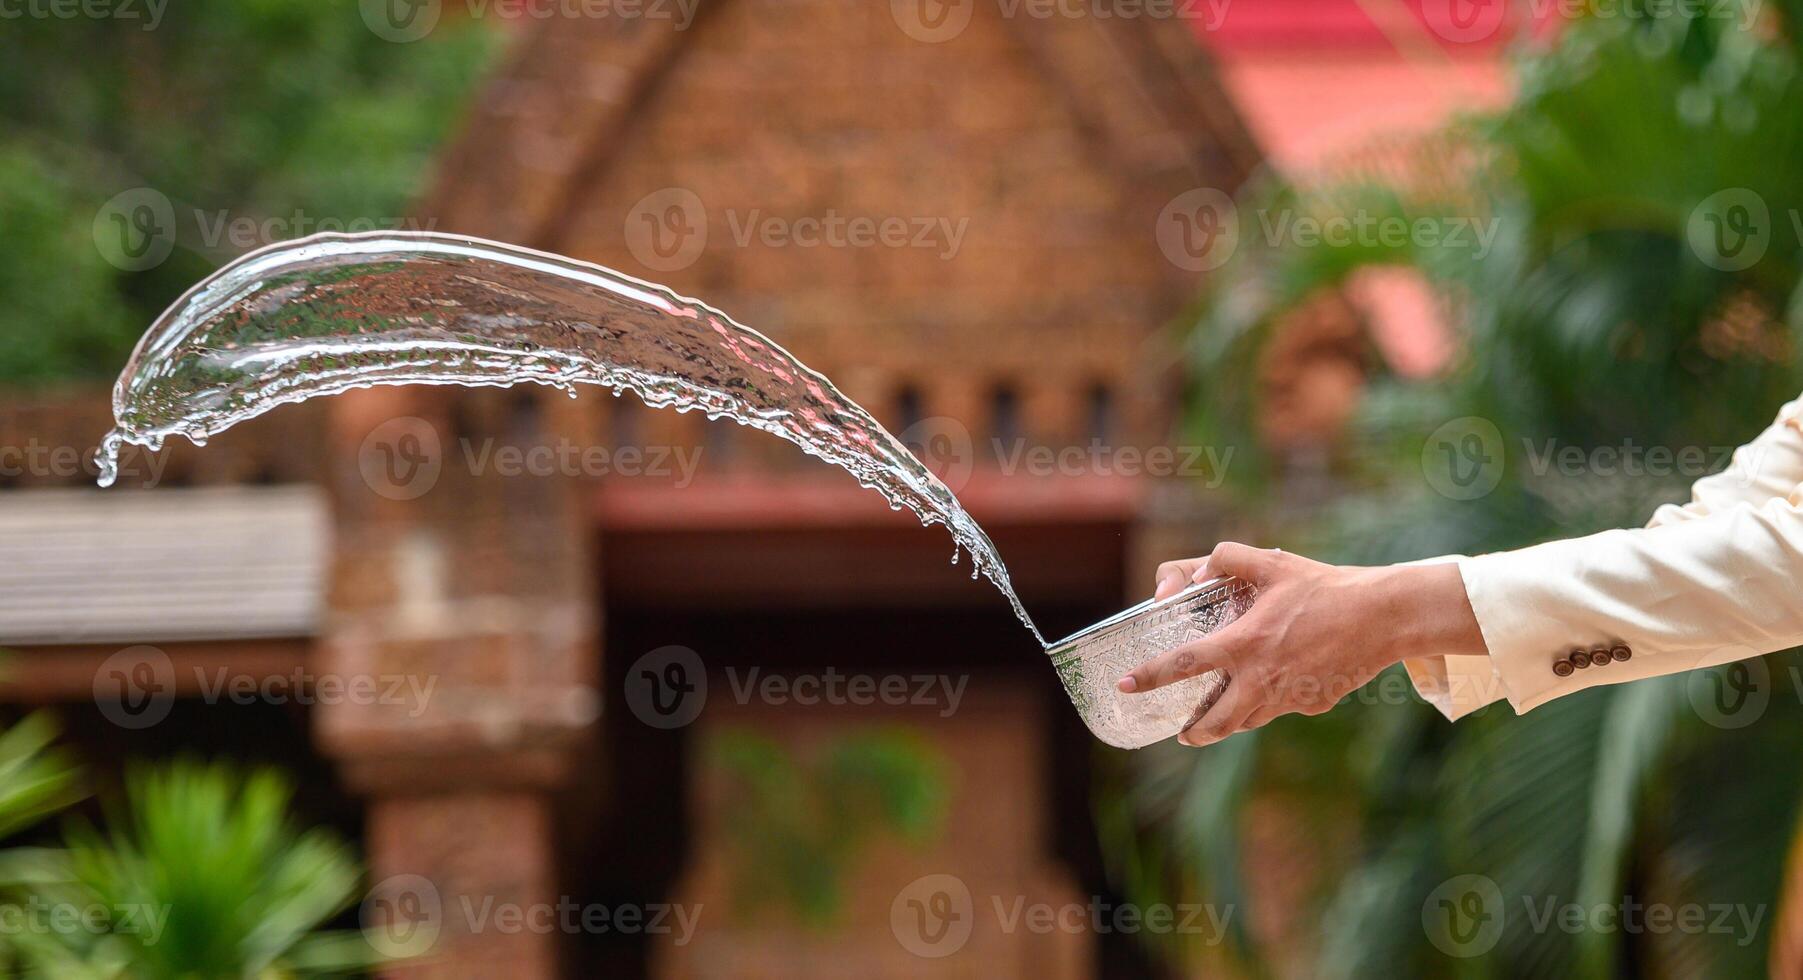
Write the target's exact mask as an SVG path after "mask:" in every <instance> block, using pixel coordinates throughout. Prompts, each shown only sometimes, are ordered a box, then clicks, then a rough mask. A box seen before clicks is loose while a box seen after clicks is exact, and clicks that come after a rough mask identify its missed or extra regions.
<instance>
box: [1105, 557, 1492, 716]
mask: <svg viewBox="0 0 1803 980" xmlns="http://www.w3.org/2000/svg"><path fill="white" fill-rule="evenodd" d="M1223 575H1225V576H1232V577H1234V578H1237V579H1241V580H1243V581H1245V582H1248V583H1250V584H1251V585H1252V586H1253V587H1254V588H1256V589H1257V597H1256V598H1255V599H1254V600H1253V604H1252V608H1250V609H1248V610H1247V611H1246V613H1245V615H1243V616H1241V617H1240V618H1239V619H1237V620H1235V621H1234V622H1232V623H1230V624H1228V625H1227V626H1226V627H1224V628H1222V629H1220V630H1217V631H1215V632H1214V633H1210V634H1209V635H1207V636H1204V637H1202V638H1201V639H1198V640H1196V641H1194V642H1192V643H1188V644H1185V645H1183V646H1181V647H1178V648H1177V649H1175V650H1172V651H1170V652H1168V653H1166V654H1164V655H1163V656H1160V657H1158V658H1157V659H1155V660H1151V661H1148V662H1146V663H1145V664H1142V665H1140V666H1139V667H1138V668H1136V669H1135V670H1133V671H1132V672H1131V673H1129V674H1127V676H1125V677H1123V678H1121V680H1120V682H1119V687H1120V690H1121V691H1123V692H1126V693H1129V694H1143V693H1145V692H1146V691H1151V690H1155V689H1157V688H1160V687H1164V686H1166V685H1168V684H1174V683H1176V682H1177V681H1180V680H1183V679H1185V678H1188V677H1194V676H1195V675H1197V674H1200V673H1203V672H1205V671H1209V670H1214V669H1217V668H1218V669H1220V670H1223V671H1225V672H1226V673H1227V675H1228V676H1229V677H1230V678H1231V679H1232V680H1231V683H1229V684H1228V685H1227V690H1226V691H1225V692H1224V693H1223V694H1222V695H1221V697H1220V700H1218V701H1216V702H1215V704H1214V706H1213V707H1211V708H1209V709H1208V711H1207V713H1205V714H1204V715H1203V716H1202V718H1201V719H1200V720H1198V721H1197V722H1196V723H1195V724H1194V725H1192V726H1190V728H1189V729H1188V730H1187V731H1185V732H1183V733H1182V734H1180V735H1178V736H1177V738H1178V741H1180V742H1182V743H1184V744H1185V745H1194V746H1201V745H1208V744H1211V743H1213V742H1218V741H1220V740H1221V739H1224V738H1226V737H1227V736H1229V735H1232V734H1234V733H1236V732H1242V731H1248V730H1251V729H1254V728H1258V727H1259V726H1261V725H1264V724H1265V723H1266V722H1269V721H1270V720H1271V719H1273V718H1277V717H1280V716H1282V715H1286V714H1290V713H1292V712H1294V713H1298V714H1305V715H1318V714H1322V713H1324V712H1326V711H1327V710H1329V709H1330V708H1332V707H1333V706H1334V705H1335V704H1337V703H1339V701H1340V699H1341V698H1343V697H1345V696H1346V695H1348V694H1350V693H1352V692H1353V691H1356V690H1358V689H1359V688H1360V687H1362V686H1363V685H1364V684H1365V682H1366V681H1369V680H1370V679H1371V678H1372V677H1375V676H1376V675H1377V674H1378V672H1379V671H1381V670H1383V669H1384V668H1385V667H1388V666H1390V665H1391V664H1394V663H1399V662H1401V661H1402V660H1404V659H1407V658H1409V657H1414V656H1425V655H1432V654H1461V653H1463V654H1482V653H1485V652H1486V650H1485V647H1484V640H1483V635H1482V633H1480V632H1479V630H1478V626H1477V618H1476V616H1474V615H1473V614H1472V612H1471V604H1470V601H1469V600H1467V599H1466V597H1465V584H1464V581H1463V579H1462V578H1461V577H1460V575H1459V570H1458V567H1457V566H1455V565H1452V564H1438V565H1391V566H1384V567H1378V568H1359V567H1352V566H1335V565H1328V564H1324V563H1322V562H1318V561H1311V560H1309V559H1307V558H1303V557H1302V556H1300V555H1292V554H1287V553H1285V552H1282V551H1267V550H1262V549H1258V548H1250V547H1247V546H1246V545H1243V544H1235V543H1231V542H1228V543H1223V544H1220V545H1217V546H1216V547H1215V550H1214V552H1213V553H1211V554H1210V555H1208V556H1207V557H1205V558H1191V559H1185V560H1182V561H1172V562H1166V563H1164V564H1163V565H1160V566H1159V567H1158V575H1157V592H1156V595H1157V597H1158V598H1160V599H1163V598H1165V597H1167V596H1171V595H1174V594H1176V593H1177V592H1179V591H1181V590H1182V589H1183V588H1184V587H1186V586H1188V585H1189V584H1190V583H1192V582H1202V581H1206V580H1207V579H1210V578H1214V577H1216V576H1223Z"/></svg>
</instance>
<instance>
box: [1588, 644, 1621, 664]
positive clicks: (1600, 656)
mask: <svg viewBox="0 0 1803 980" xmlns="http://www.w3.org/2000/svg"><path fill="white" fill-rule="evenodd" d="M1613 659H1615V654H1613V653H1610V652H1609V648H1608V647H1597V648H1596V649H1595V650H1592V651H1590V662H1591V663H1592V664H1595V665H1596V666H1598V667H1601V666H1602V665H1604V664H1606V663H1608V662H1609V661H1611V660H1613Z"/></svg>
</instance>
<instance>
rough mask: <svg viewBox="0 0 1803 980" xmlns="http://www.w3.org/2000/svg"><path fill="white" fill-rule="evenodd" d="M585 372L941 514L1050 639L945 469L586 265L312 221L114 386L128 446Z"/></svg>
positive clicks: (162, 331)
mask: <svg viewBox="0 0 1803 980" xmlns="http://www.w3.org/2000/svg"><path fill="white" fill-rule="evenodd" d="M522 381H531V382H536V383H539V384H545V385H552V386H555V387H558V388H561V389H563V390H565V391H568V392H569V393H570V394H571V395H572V396H574V395H575V393H576V392H575V387H574V386H575V385H578V384H591V385H600V386H602V387H604V388H611V389H613V391H614V394H616V395H618V394H621V393H622V392H625V391H632V392H635V393H636V394H637V395H638V396H639V397H640V398H641V399H643V400H644V402H645V404H647V405H650V406H652V407H654V408H673V409H675V410H677V411H679V412H688V411H701V412H703V413H705V414H706V415H707V417H708V418H709V419H715V420H717V419H730V420H732V421H734V422H738V423H740V424H741V425H747V426H750V427H752V428H754V429H759V430H762V431H764V432H768V433H770V434H771V435H774V436H778V437H780V438H783V439H787V440H788V441H790V442H792V443H795V444H796V445H797V446H800V447H801V448H802V449H803V450H805V451H807V452H808V453H809V454H811V455H813V456H816V457H819V458H820V459H823V460H825V461H826V462H828V463H831V464H833V465H835V466H838V467H840V468H842V469H844V470H845V471H847V472H848V473H850V474H851V475H852V476H853V477H855V478H856V479H857V481H858V482H859V483H860V484H862V485H863V486H865V487H867V488H869V489H871V490H875V491H876V492H877V493H879V494H881V495H882V496H883V497H884V499H886V500H887V501H888V502H889V506H890V507H892V508H894V509H897V510H899V509H901V508H903V507H906V508H908V509H909V510H911V511H913V512H914V514H915V516H917V517H918V518H920V521H921V523H922V524H925V525H927V526H931V525H934V524H943V525H944V526H945V527H946V528H947V529H948V530H949V531H950V532H951V534H952V539H953V541H954V552H953V559H954V560H956V558H957V552H956V549H957V548H962V549H963V550H964V551H967V552H969V554H970V556H971V564H972V569H971V574H972V576H973V577H974V576H975V575H977V574H982V575H983V576H985V577H987V578H988V579H989V581H990V582H992V583H994V585H995V587H996V588H998V589H1000V590H1001V592H1002V594H1003V595H1004V596H1006V597H1007V599H1008V603H1009V605H1011V606H1012V607H1013V609H1014V613H1015V615H1016V616H1018V617H1020V621H1021V622H1022V623H1024V624H1026V626H1027V628H1028V629H1029V630H1031V631H1032V632H1033V636H1034V637H1035V638H1036V639H1038V640H1039V642H1040V644H1041V645H1042V646H1044V645H1045V638H1044V637H1043V636H1041V635H1040V633H1039V629H1038V627H1036V626H1035V625H1034V624H1033V620H1032V618H1031V617H1029V616H1028V615H1027V611H1026V608H1025V607H1024V606H1022V605H1021V601H1020V597H1019V596H1018V595H1016V594H1015V591H1014V587H1013V585H1012V584H1010V582H1009V580H1008V570H1007V568H1006V567H1005V566H1004V565H1003V564H1002V559H1001V556H1000V555H999V554H997V552H996V550H995V545H994V544H992V543H991V542H990V540H989V536H988V535H987V534H985V533H984V532H983V529H982V528H981V527H979V526H978V525H977V522H976V521H974V520H972V519H971V516H970V515H969V514H968V513H966V512H965V510H964V508H963V507H962V506H960V505H959V503H958V498H957V497H956V496H955V495H953V493H952V492H951V490H950V489H949V488H947V487H946V485H945V484H944V483H942V482H940V480H939V478H938V477H936V476H934V475H933V473H932V472H931V471H930V470H928V469H927V468H926V466H924V465H922V463H921V462H920V460H918V459H916V458H915V457H914V455H913V454H912V453H910V452H909V451H908V449H907V447H905V446H903V445H902V444H901V442H899V441H898V440H897V439H896V438H895V437H894V436H893V435H891V434H890V433H889V431H888V430H887V429H885V428H883V427H882V425H880V424H879V423H878V422H877V421H876V419H875V418H873V417H871V415H870V413H869V412H866V411H865V410H864V409H863V408H861V407H860V406H859V405H858V404H857V403H856V402H853V401H852V400H851V399H850V398H847V397H846V396H845V394H844V393H843V392H841V391H839V389H838V388H835V387H834V386H833V383H832V382H831V381H830V380H828V379H827V378H826V377H825V376H823V375H821V374H819V373H818V372H816V371H814V370H812V369H811V368H809V367H808V366H807V365H805V364H803V363H801V362H800V361H799V360H796V358H795V357H794V355H792V354H790V353H789V352H788V351H786V350H784V349H783V348H782V347H781V346H780V345H778V344H777V343H776V342H774V341H772V340H771V339H770V338H768V337H765V336H764V335H763V334H761V333H758V332H757V331H756V330H753V329H751V328H749V327H745V326H742V325H740V324H738V323H736V322H734V321H733V319H732V318H731V317H729V316H727V315H726V314H724V313H722V312H720V311H719V310H716V309H714V308H713V307H710V306H708V305H707V304H705V303H701V302H698V301H696V300H692V299H687V298H685V297H682V296H678V295H676V294H675V293H673V292H671V291H670V290H668V289H666V288H664V287H663V286H658V285H654V284H652V283H648V282H644V281H642V280H638V279H634V278H632V277H631V276H627V275H624V274H621V273H618V272H614V271H612V270H610V269H604V268H602V267H600V266H597V265H591V264H588V263H586V262H578V261H576V260H574V259H568V258H564V257H562V256H557V255H551V254H547V253H544V252H535V251H532V250H529V249H523V248H518V247H515V246H512V245H503V244H500V243H497V242H488V241H483V240H481V239H476V238H465V237H461V236H452V235H440V234H432V233H418V232H372V233H368V234H360V235H316V236H313V237H311V238H304V239H299V240H296V241H291V242H284V243H281V244H278V245H274V246H271V247H269V248H265V249H262V250H260V251H257V252H253V253H251V254H249V255H246V256H244V257H242V258H240V259H238V260H236V261H234V262H232V263H231V264H230V265H227V266H225V267H224V268H222V269H220V270H219V271H218V272H215V273H214V274H213V275H211V276H209V277H208V278H206V279H205V280H203V281H202V282H200V283H199V284H198V285H196V286H195V287H194V288H193V289H190V290H189V291H188V292H187V293H186V294H184V295H183V296H182V297H181V298H180V299H179V300H177V301H176V302H175V304H174V305H173V306H171V307H170V308H169V309H168V310H165V311H164V312H163V314H162V316H160V317H158V318H157V321H156V322H155V323H154V324H152V325H151V328H150V330H149V331H148V332H147V333H145V335H144V337H143V339H142V340H140V341H139V342H138V347H137V350H136V351H134V352H133V354H132V357H131V360H130V361H129V362H128V363H127V364H126V366H125V371H124V372H123V373H122V374H121V375H120V377H119V381H118V383H117V385H116V386H115V387H114V389H113V417H114V420H115V427H114V429H113V430H112V432H110V433H108V434H107V436H106V438H105V439H103V440H102V442H101V446H100V451H99V454H98V463H99V466H100V485H101V486H103V487H104V486H110V485H111V484H112V483H113V481H114V479H115V478H116V477H117V475H118V454H119V449H120V447H121V446H123V445H124V444H125V443H128V442H129V443H134V444H137V445H141V446H145V447H147V448H149V449H151V450H153V451H154V450H156V449H159V448H161V446H162V444H163V441H164V440H165V439H166V438H167V437H169V436H171V435H181V436H185V437H187V438H188V439H190V440H191V441H193V442H194V444H195V445H204V444H205V443H206V441H207V439H208V438H209V437H211V436H214V435H217V434H218V433H220V432H222V431H224V430H226V429H228V428H231V427H232V426H234V425H236V424H238V423H239V422H243V421H245V420H246V419H251V418H255V417H256V416H258V415H261V414H263V413H264V412H267V411H269V410H270V409H273V408H275V407H277V406H278V405H286V404H289V403H292V402H299V401H304V400H306V399H308V398H313V397H316V396H320V395H333V394H337V393H339V392H342V391H348V390H350V389H353V388H367V387H370V386H373V385H399V384H439V385H464V386H501V387H506V386H511V385H514V384H517V383H519V382H522Z"/></svg>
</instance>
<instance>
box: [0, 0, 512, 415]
mask: <svg viewBox="0 0 1803 980" xmlns="http://www.w3.org/2000/svg"><path fill="white" fill-rule="evenodd" d="M355 6H356V5H355V3H354V2H348V0H330V2H325V3H321V2H317V0H312V2H309V0H251V2H243V3H224V4H168V5H163V9H162V14H161V20H160V22H158V23H156V24H155V30H154V31H150V30H146V29H145V27H146V24H145V23H141V22H140V21H137V20H132V19H129V18H118V17H105V18H88V17H74V18H61V17H15V18H12V19H10V20H8V21H7V26H6V32H5V37H4V39H3V40H0V295H5V296H7V297H9V302H8V303H7V304H6V305H5V307H4V308H0V336H5V337H6V338H7V342H6V343H5V344H4V345H0V382H10V383H19V382H48V381H53V380H57V379H65V378H86V379H102V378H105V377H109V376H110V375H111V374H112V373H113V372H114V371H115V370H116V369H117V367H118V365H119V364H121V363H122V362H123V361H124V358H125V355H126V353H128V352H129V351H130V348H131V345H132V344H133V343H135V342H136V340H137V337H138V335H139V334H140V333H141V332H142V331H143V329H144V326H145V325H146V324H148V323H149V322H150V321H151V319H152V318H153V317H155V315H156V314H157V313H159V312H160V311H161V310H162V309H163V308H164V307H165V306H167V305H168V304H169V303H170V302H171V301H172V300H174V299H175V298H176V297H177V296H179V295H180V294H181V293H182V291H183V290H185V289H187V287H188V286H189V285H191V284H193V283H194V282H196V281H198V280H199V279H201V278H202V277H204V276H205V275H206V274H207V273H209V272H211V271H212V270H213V269H214V268H215V267H216V266H218V265H219V264H220V263H221V262H223V261H225V260H227V259H229V258H231V257H232V256H233V255H235V254H237V253H238V252H241V251H244V250H246V249H245V248H244V247H243V245H242V244H240V243H241V242H242V240H243V238H242V236H238V237H237V240H233V237H232V236H229V235H225V234H222V225H221V221H222V220H223V221H236V220H243V221H248V222H252V223H255V224H256V225H258V226H261V225H262V224H263V223H264V222H266V221H268V220H269V219H274V221H275V222H278V224H275V225H271V226H269V227H271V228H273V229H274V230H275V231H276V232H277V234H276V235H274V236H273V237H277V238H289V237H298V236H299V235H304V234H308V233H310V232H312V231H316V230H320V225H321V223H325V222H332V221H337V222H348V221H351V220H356V219H362V220H365V221H373V222H378V223H383V224H389V225H392V224H396V223H398V222H400V221H401V220H402V219H403V218H405V216H406V215H407V213H408V211H407V208H408V205H409V202H410V200H411V199H412V197H413V196H414V194H415V193H417V192H418V191H419V190H421V189H422V187H423V185H424V182H425V180H426V179H427V178H428V177H429V168H430V164H431V160H432V157H433V153H434V151H435V150H436V149H437V147H438V146H439V144H440V142H441V141H442V140H443V139H444V137H445V136H446V135H447V134H448V132H449V130H450V128H451V127H452V126H453V125H454V123H455V121H456V119H457V117H458V115H459V113H460V111H461V109H462V108H463V106H464V104H465V103H466V102H467V100H468V99H469V97H470V96H471V95H472V93H473V92H474V90H475V88H476V87H477V86H478V85H479V84H480V82H481V80H482V78H483V76H484V74H485V70H486V68H487V66H488V65H489V64H490V63H491V61H492V59H493V58H494V57H495V56H496V54H497V53H498V52H499V50H500V44H501V38H500V32H499V31H497V30H495V29H494V27H493V26H492V22H489V23H486V24H485V23H484V22H482V21H479V20H474V19H470V18H461V19H454V18H448V17H447V18H446V20H445V22H444V23H442V24H440V25H439V26H438V27H437V29H436V30H434V31H433V32H432V33H431V34H430V35H429V36H428V37H426V38H425V39H423V40H420V41H416V42H413V43H408V44H396V43H392V42H390V41H387V40H384V39H382V38H381V37H378V36H377V35H376V34H375V33H374V32H372V31H371V30H369V29H367V28H366V27H365V26H364V24H363V21H362V19H361V18H360V17H359V16H358V14H357V11H356V9H355ZM145 16H149V13H148V8H145ZM42 93H54V96H53V97H49V98H46V97H44V96H43V94H42ZM138 188H149V189H151V191H153V192H154V193H155V194H159V195H162V197H164V198H166V199H168V201H170V202H171V204H172V206H173V211H174V227H173V228H170V229H161V228H159V229H158V230H157V233H158V234H167V235H171V236H172V237H173V239H174V246H175V247H174V251H173V253H172V254H171V255H170V256H169V258H168V259H167V260H165V261H163V262H161V263H159V264H156V265H154V266H153V267H151V268H148V269H144V270H141V271H132V270H129V269H121V268H119V267H117V266H115V265H113V264H109V263H108V261H107V260H106V259H105V258H104V257H103V255H102V253H101V251H99V250H97V249H96V247H95V244H96V242H95V240H94V237H93V236H92V235H90V233H89V231H90V229H93V228H94V226H95V225H96V222H97V221H99V220H100V214H101V211H102V209H103V208H104V207H105V206H106V204H107V202H108V201H109V200H111V199H113V198H114V197H115V196H116V195H119V194H121V193H126V192H131V191H134V190H136V189H138ZM327 227H328V228H329V227H330V225H329V224H328V225H327Z"/></svg>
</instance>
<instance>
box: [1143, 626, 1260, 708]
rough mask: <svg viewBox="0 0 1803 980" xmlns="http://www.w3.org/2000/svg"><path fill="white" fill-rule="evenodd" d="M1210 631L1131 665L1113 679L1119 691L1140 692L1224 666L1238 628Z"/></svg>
mask: <svg viewBox="0 0 1803 980" xmlns="http://www.w3.org/2000/svg"><path fill="white" fill-rule="evenodd" d="M1236 625H1238V623H1234V624H1232V625H1229V626H1227V627H1226V628H1224V629H1221V630H1218V631H1216V632H1214V633H1210V634H1208V635H1207V636H1204V637H1202V638H1200V639H1197V640H1191V641H1190V642H1188V643H1185V644H1184V645H1182V646H1180V647H1178V648H1177V649H1175V650H1172V651H1170V652H1169V653H1164V654H1160V655H1159V656H1157V657H1155V658H1153V659H1151V660H1148V661H1146V662H1145V663H1143V664H1140V665H1139V666H1138V667H1135V668H1133V669H1132V670H1131V671H1129V672H1128V673H1127V675H1126V676H1124V677H1122V678H1121V679H1120V680H1119V681H1117V682H1115V688H1116V689H1117V690H1119V691H1120V692H1121V693H1123V694H1144V693H1145V692H1147V691H1156V690H1158V689H1159V688H1161V687H1166V686H1169V685H1171V684H1175V683H1177V682H1178V681H1181V680H1186V679H1188V678H1191V677H1194V676H1196V675H1197V674H1200V673H1203V672H1205V671H1210V670H1214V669H1215V668H1217V667H1220V668H1225V667H1228V666H1229V665H1230V662H1231V660H1232V654H1231V652H1230V651H1231V647H1230V646H1229V644H1231V643H1232V642H1234V640H1235V639H1236V638H1237V636H1238V632H1237V631H1236V630H1234V628H1233V627H1234V626H1236Z"/></svg>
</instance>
